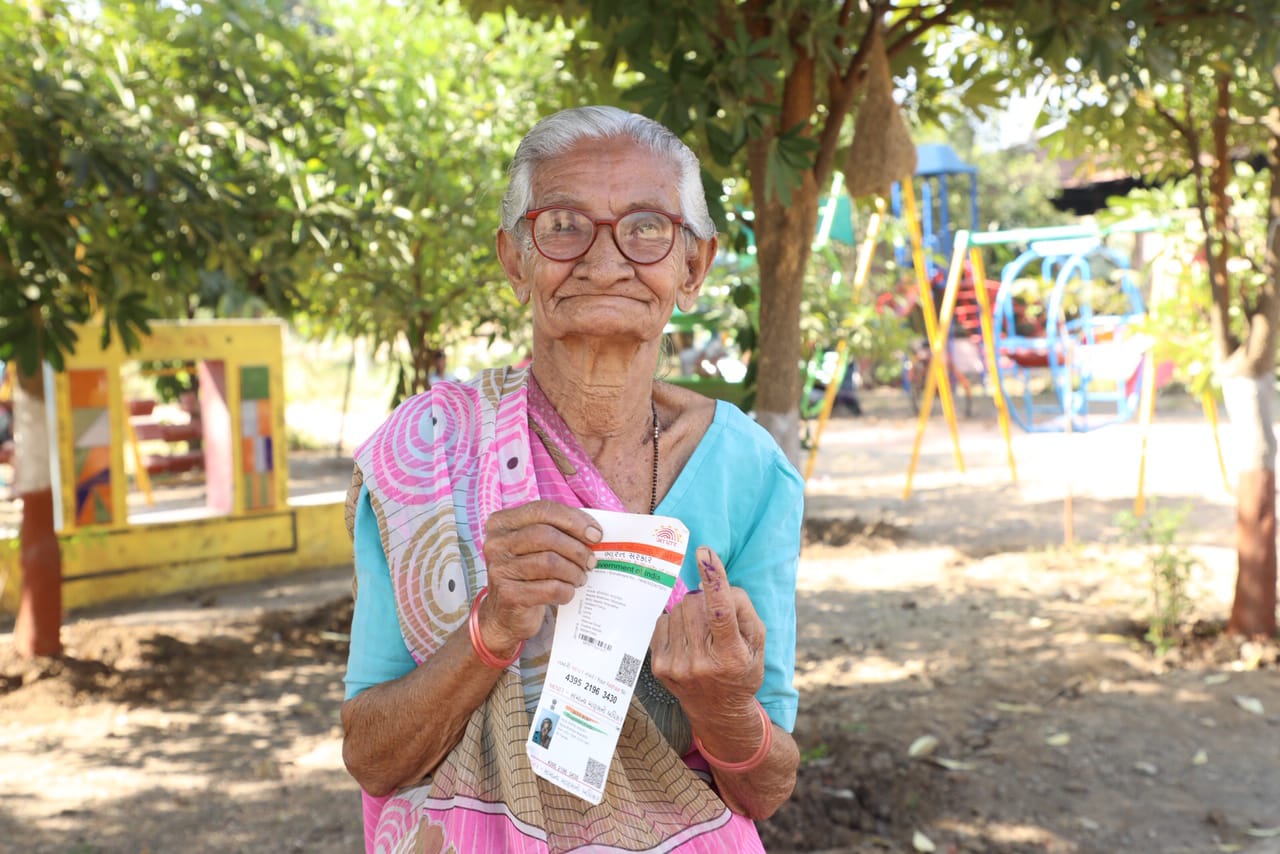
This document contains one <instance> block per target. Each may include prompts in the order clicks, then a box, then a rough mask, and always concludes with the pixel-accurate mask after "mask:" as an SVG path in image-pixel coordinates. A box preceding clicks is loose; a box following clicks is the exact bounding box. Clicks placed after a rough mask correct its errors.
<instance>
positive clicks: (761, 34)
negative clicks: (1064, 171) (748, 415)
mask: <svg viewBox="0 0 1280 854" xmlns="http://www.w3.org/2000/svg"><path fill="white" fill-rule="evenodd" d="M471 5H472V6H473V8H481V9H483V8H490V7H492V6H495V5H506V4H504V3H502V2H500V0H499V2H494V0H472V3H471ZM513 5H514V6H515V7H516V8H517V9H519V10H520V11H521V12H522V13H524V14H527V15H565V16H568V15H574V16H578V17H580V18H581V20H582V21H583V24H582V26H583V32H584V34H585V37H584V38H583V39H582V40H581V41H580V49H581V51H582V52H581V54H580V55H579V56H578V57H577V60H576V62H577V66H576V67H579V68H582V69H584V70H585V69H591V70H593V71H595V72H596V73H600V72H603V73H604V74H605V75H613V79H614V80H615V81H616V83H617V85H618V86H619V87H620V94H619V95H618V97H619V98H620V99H624V100H626V101H628V102H629V103H631V104H632V105H633V106H634V107H636V108H638V109H639V111H641V112H643V113H645V114H646V115H649V116H652V117H653V118H655V119H657V120H659V121H661V122H663V123H664V124H666V125H667V126H668V127H670V128H671V129H672V130H673V131H675V132H676V133H677V134H680V135H682V136H686V137H689V138H691V139H692V140H693V144H694V145H695V147H696V148H698V149H700V150H701V151H702V152H703V154H704V157H703V162H704V165H705V166H706V167H707V168H708V171H709V175H708V176H707V183H708V186H709V188H710V190H711V192H710V193H709V195H710V196H712V198H713V199H715V198H718V197H719V196H720V193H721V189H720V185H719V181H720V179H724V178H741V177H743V176H745V177H746V179H747V182H748V183H749V185H750V193H751V207H752V209H753V212H754V224H753V230H754V232H755V239H756V252H757V255H756V258H757V261H758V265H759V276H760V281H759V312H760V325H759V342H758V348H757V349H756V351H755V357H754V358H755V360H756V361H757V362H758V382H759V386H758V393H757V396H756V399H755V414H756V417H757V420H758V421H759V422H760V423H761V424H762V425H763V426H764V427H765V428H766V429H768V430H769V432H770V433H771V434H773V436H774V437H775V438H776V439H777V440H778V442H779V444H780V445H781V446H782V448H783V449H784V450H785V451H786V452H787V454H788V456H790V458H791V459H792V460H797V459H798V457H799V424H798V422H799V414H798V404H799V398H800V371H799V364H800V360H801V355H802V354H801V334H800V320H801V317H800V314H801V301H802V294H803V283H804V277H805V271H806V268H807V266H808V262H809V258H810V253H811V243H812V238H813V234H814V229H815V226H816V223H817V216H818V200H819V196H820V194H821V193H822V192H823V191H825V190H826V189H827V188H828V187H829V186H830V183H831V178H832V175H833V173H834V171H835V170H836V169H837V168H838V167H839V165H840V163H841V155H842V154H843V152H844V150H845V148H846V147H847V145H848V142H849V122H848V119H849V118H850V116H851V115H853V114H854V112H855V110H856V108H857V105H858V103H859V96H860V94H861V93H862V89H863V83H864V80H865V77H866V65H865V64H866V61H867V58H868V55H869V50H870V45H871V44H872V42H873V36H874V35H875V34H876V32H877V31H879V32H880V33H881V34H882V36H883V43H884V45H885V47H886V51H887V53H888V55H889V57H890V59H891V61H892V62H893V65H894V68H895V71H896V72H898V73H900V75H901V79H902V80H903V81H904V82H905V84H906V86H907V88H908V90H909V92H910V94H909V95H908V98H909V102H910V103H909V104H908V107H909V108H910V109H911V110H912V111H913V112H915V113H917V114H919V115H921V116H924V117H926V118H927V117H929V116H930V115H933V114H936V113H937V112H939V111H943V110H947V109H955V108H956V107H957V105H958V103H959V102H960V101H961V100H963V101H964V102H965V103H969V104H974V103H992V102H995V101H996V100H998V99H999V97H1000V96H1001V94H1002V93H1003V92H1005V91H1008V90H1009V89H1010V87H1011V86H1012V85H1013V84H1015V83H1016V79H1015V78H1017V77H1018V75H1019V73H1020V71H1019V67H1018V66H1017V65H1016V64H1014V65H1010V64H1009V63H1007V62H1005V63H997V62H994V61H986V59H990V60H996V59H1003V58H1005V57H1004V55H1003V54H1002V53H1001V51H1002V50H1003V49H1002V48H999V44H1000V42H1001V41H1002V40H1003V39H1005V37H1006V36H1007V35H1008V34H1013V35H1016V36H1017V38H1018V44H1019V45H1021V46H1023V47H1029V46H1030V45H1031V42H1030V41H1029V40H1028V39H1027V38H1025V37H1024V28H1022V27H1018V26H1016V25H1014V24H1012V23H1009V24H1008V25H1007V26H1004V30H1003V31H1001V30H998V29H994V28H992V27H991V26H989V25H988V24H984V22H988V23H991V22H996V21H1009V20H1011V19H1013V18H1014V17H1019V18H1025V19H1027V20H1035V19H1036V18H1037V17H1038V16H1039V15H1041V14H1042V13H1043V11H1044V10H1045V9H1047V8H1052V7H1053V5H1054V4H1049V3H1045V2H1033V0H1009V2H996V3H991V2H987V3H978V2H961V0H920V2H909V0H882V2H873V3H865V2H854V0H843V2H834V0H833V2H797V0H747V2H736V0H678V2H670V0H664V2H657V0H648V2H637V3H606V2H576V3H546V2H538V0H520V2H517V3H514V4H513ZM944 36H945V40H944ZM984 57H985V58H986V59H984ZM615 72H616V74H615ZM713 213H714V211H713ZM719 225H720V227H721V229H722V230H725V229H726V228H727V226H728V224H727V222H725V221H724V220H723V219H721V220H720V222H719Z"/></svg>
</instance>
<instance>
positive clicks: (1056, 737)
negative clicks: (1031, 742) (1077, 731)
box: [1044, 732, 1071, 747]
mask: <svg viewBox="0 0 1280 854" xmlns="http://www.w3.org/2000/svg"><path fill="white" fill-rule="evenodd" d="M1044 743H1045V744H1048V745H1050V746H1051V747H1066V746H1067V745H1068V744H1070V743H1071V733H1069V732H1055V733H1054V734H1053V735H1051V736H1049V737H1048V738H1046V739H1045V740H1044Z"/></svg>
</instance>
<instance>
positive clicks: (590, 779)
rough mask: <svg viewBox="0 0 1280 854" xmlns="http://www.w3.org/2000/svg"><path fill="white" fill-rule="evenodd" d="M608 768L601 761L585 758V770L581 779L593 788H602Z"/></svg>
mask: <svg viewBox="0 0 1280 854" xmlns="http://www.w3.org/2000/svg"><path fill="white" fill-rule="evenodd" d="M608 770H609V769H608V768H607V767H606V766H605V764H604V763H603V762H598V761H596V760H595V759H587V771H586V773H585V774H583V775H582V781H583V782H584V783H586V784H587V785H588V786H591V787H592V788H594V789H603V788H604V775H605V772H606V771H608Z"/></svg>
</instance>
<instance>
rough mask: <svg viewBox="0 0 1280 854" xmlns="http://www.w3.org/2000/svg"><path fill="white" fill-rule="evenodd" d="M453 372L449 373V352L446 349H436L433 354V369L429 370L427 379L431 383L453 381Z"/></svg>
mask: <svg viewBox="0 0 1280 854" xmlns="http://www.w3.org/2000/svg"><path fill="white" fill-rule="evenodd" d="M454 379H456V378H455V377H454V375H453V374H451V373H449V354H448V353H446V352H445V351H444V350H435V351H433V352H432V354H431V370H430V371H428V372H427V381H428V382H429V383H430V384H431V385H435V384H436V383H442V382H452V381H453V380H454Z"/></svg>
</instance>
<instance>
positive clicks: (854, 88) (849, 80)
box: [813, 2, 882, 187]
mask: <svg viewBox="0 0 1280 854" xmlns="http://www.w3.org/2000/svg"><path fill="white" fill-rule="evenodd" d="M850 6H851V3H850V2H846V3H845V7H844V9H841V11H840V17H841V23H842V25H843V27H847V26H848V24H849V21H850V18H851V17H852V13H851V10H850ZM846 12H850V14H849V15H846V14H845V13H846ZM881 14H882V13H881V11H880V7H879V4H872V7H871V17H870V19H869V21H868V24H867V29H866V30H865V31H864V32H863V34H862V41H861V42H860V43H859V44H858V49H857V50H856V51H854V54H853V57H852V58H851V59H850V60H849V65H848V66H847V67H846V68H845V70H844V73H843V74H836V73H833V74H832V75H831V82H830V83H828V84H827V91H828V92H829V94H830V97H829V98H828V101H829V103H828V104H827V120H826V124H824V125H823V127H822V131H821V132H820V134H819V138H818V153H817V155H816V156H815V157H814V162H813V174H814V178H815V179H816V180H817V182H818V186H820V187H821V186H826V183H827V181H828V180H829V179H830V178H831V173H832V171H833V170H834V169H835V159H836V148H837V147H838V146H839V144H840V130H841V128H843V127H844V120H845V118H847V117H848V115H849V113H850V112H851V111H852V110H853V99H854V96H855V95H857V94H858V92H859V90H861V89H862V84H863V83H864V82H865V81H866V79H867V75H866V71H865V70H864V69H863V66H864V65H865V64H866V61H867V53H868V51H869V50H870V47H871V43H872V41H873V40H874V39H873V34H874V33H875V30H876V28H877V27H879V26H880V18H881ZM843 27H842V35H841V38H843Z"/></svg>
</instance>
